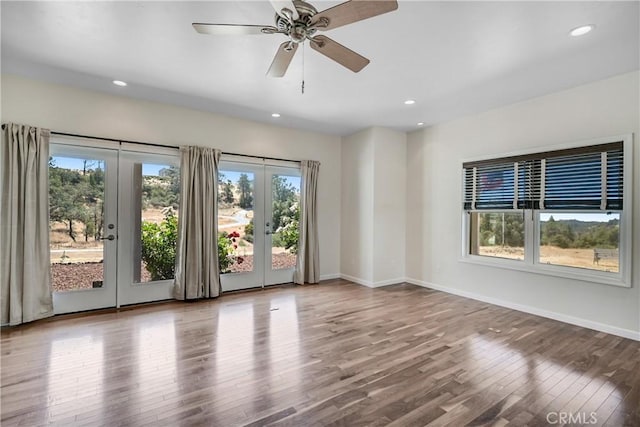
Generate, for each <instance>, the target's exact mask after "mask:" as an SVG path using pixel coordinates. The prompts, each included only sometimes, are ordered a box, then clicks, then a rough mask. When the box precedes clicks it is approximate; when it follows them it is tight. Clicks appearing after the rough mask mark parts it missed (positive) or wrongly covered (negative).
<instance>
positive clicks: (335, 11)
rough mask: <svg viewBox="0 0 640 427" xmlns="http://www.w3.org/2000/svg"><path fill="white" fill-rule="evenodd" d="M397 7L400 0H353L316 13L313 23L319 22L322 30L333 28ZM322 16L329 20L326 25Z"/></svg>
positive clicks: (319, 27) (319, 28)
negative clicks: (323, 24) (323, 23)
mask: <svg viewBox="0 0 640 427" xmlns="http://www.w3.org/2000/svg"><path fill="white" fill-rule="evenodd" d="M397 8H398V2H397V1H396V0H351V1H347V2H344V3H340V4H339V5H337V6H334V7H331V8H329V9H327V10H323V11H322V12H319V13H317V14H315V15H314V16H313V19H312V20H311V25H317V24H319V25H318V26H317V28H318V30H321V31H325V30H331V29H333V28H338V27H342V26H343V25H347V24H351V23H352V22H358V21H362V20H363V19H368V18H373V17H374V16H378V15H382V14H383V13H387V12H391V11H394V10H396V9H397ZM322 18H325V19H327V20H328V23H327V25H326V26H322V23H321V21H322V20H323V19H322Z"/></svg>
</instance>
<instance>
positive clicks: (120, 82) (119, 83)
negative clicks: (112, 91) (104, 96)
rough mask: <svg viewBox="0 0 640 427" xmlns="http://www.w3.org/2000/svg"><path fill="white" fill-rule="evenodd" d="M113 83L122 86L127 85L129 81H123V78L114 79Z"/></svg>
mask: <svg viewBox="0 0 640 427" xmlns="http://www.w3.org/2000/svg"><path fill="white" fill-rule="evenodd" d="M112 83H113V84H114V85H116V86H120V87H125V86H126V85H127V82H123V81H122V80H114V81H113V82H112Z"/></svg>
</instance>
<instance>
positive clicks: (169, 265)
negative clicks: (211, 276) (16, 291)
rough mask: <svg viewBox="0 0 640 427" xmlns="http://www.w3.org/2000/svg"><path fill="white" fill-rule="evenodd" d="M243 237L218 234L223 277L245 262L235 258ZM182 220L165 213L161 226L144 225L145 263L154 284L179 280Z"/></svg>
mask: <svg viewBox="0 0 640 427" xmlns="http://www.w3.org/2000/svg"><path fill="white" fill-rule="evenodd" d="M238 237H239V235H238V234H237V233H236V232H234V233H232V234H228V233H227V232H222V233H220V234H218V265H219V266H220V273H228V272H229V271H230V267H231V266H232V265H233V264H234V263H242V262H243V261H244V259H243V258H242V257H239V256H235V255H234V254H233V252H234V249H235V245H236V242H235V240H236V239H237V238H238ZM177 240H178V217H177V216H176V215H175V214H174V213H173V211H172V210H168V211H167V212H166V213H165V217H164V220H162V222H160V223H159V224H156V223H154V222H148V221H144V222H143V223H142V261H144V264H145V266H146V268H147V270H148V271H149V273H150V274H151V280H167V279H173V278H174V277H175V265H176V248H177Z"/></svg>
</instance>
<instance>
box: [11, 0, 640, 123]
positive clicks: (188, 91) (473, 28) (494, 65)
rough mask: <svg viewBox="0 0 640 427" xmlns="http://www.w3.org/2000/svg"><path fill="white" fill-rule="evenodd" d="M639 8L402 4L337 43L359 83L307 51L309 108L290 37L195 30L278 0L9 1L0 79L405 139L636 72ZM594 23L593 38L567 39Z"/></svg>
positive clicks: (266, 17) (259, 15) (252, 20)
mask: <svg viewBox="0 0 640 427" xmlns="http://www.w3.org/2000/svg"><path fill="white" fill-rule="evenodd" d="M312 3H313V4H314V5H315V6H316V8H317V9H318V10H324V9H326V8H328V7H331V6H333V5H335V4H338V3H340V2H336V1H315V2H312ZM639 5H640V3H639V2H637V1H634V2H604V1H602V2H582V1H572V2H478V1H476V2H430V1H420V2H419V1H402V0H401V1H400V2H399V7H398V10H397V11H395V12H391V13H388V14H385V15H381V16H378V17H375V18H371V19H369V20H365V21H361V22H357V23H354V24H351V25H348V26H346V27H342V28H338V29H335V30H332V31H329V32H326V33H325V34H326V35H328V36H329V37H331V38H333V39H335V40H336V41H338V42H340V43H342V44H344V45H346V46H347V47H349V48H351V49H353V50H355V51H357V52H358V53H360V54H362V55H364V56H366V57H368V58H369V59H371V63H370V64H369V65H368V66H367V67H366V68H365V69H364V70H363V71H361V72H360V73H358V74H354V73H352V72H351V71H349V70H347V69H345V68H343V67H341V66H340V65H338V64H337V63H334V62H332V61H330V60H329V59H327V58H326V57H324V56H322V55H320V54H319V53H318V52H315V51H313V50H312V49H310V48H309V47H308V46H306V49H305V54H304V80H305V86H306V90H305V94H304V95H302V94H301V93H300V82H301V80H302V76H303V62H302V58H303V55H302V49H299V50H298V52H297V54H296V57H295V58H294V60H293V62H292V64H291V67H290V68H289V71H288V72H287V75H286V76H285V77H284V78H282V79H274V78H269V77H266V76H265V72H266V70H267V68H268V67H269V65H270V63H271V60H272V58H273V55H274V54H275V52H276V48H277V46H278V45H279V44H280V43H281V42H283V41H284V40H285V39H284V36H282V35H277V34H276V35H259V36H217V37H216V36H205V35H201V34H198V33H196V32H195V31H194V30H193V28H192V27H191V23H192V22H212V23H241V24H266V25H272V24H273V16H274V12H273V9H272V8H271V5H270V3H269V2H268V1H267V0H264V1H236V2H222V1H212V2H182V1H180V2H178V1H172V2H167V1H165V2H148V1H128V2H93V1H91V2H89V1H86V2H59V1H54V2H8V1H2V3H1V6H0V7H1V13H2V72H3V73H5V72H6V73H12V74H19V75H24V76H27V77H33V78H38V79H43V80H48V81H53V82H57V83H65V84H71V85H75V86H79V87H84V88H90V89H95V90H99V91H105V92H109V93H118V94H123V95H125V96H131V97H136V98H142V99H150V100H157V101H161V102H168V103H173V104H177V105H183V106H189V107H193V108H198V109H203V110H208V111H214V112H218V113H223V114H227V115H231V116H237V117H243V118H247V119H251V120H257V121H262V122H272V123H277V124H279V125H283V126H289V127H296V128H302V129H308V130H313V131H321V132H325V133H332V134H342V135H344V134H349V133H352V132H354V131H357V130H359V129H362V128H365V127H369V126H385V127H390V128H394V129H398V130H405V131H407V130H413V129H416V128H417V126H416V124H417V123H418V122H424V123H425V125H429V124H433V123H438V122H442V121H446V120H451V119H453V118H456V117H460V116H463V115H467V114H471V113H476V112H480V111H485V110H487V109H490V108H494V107H497V106H501V105H505V104H510V103H514V102H518V101H521V100H525V99H528V98H532V97H536V96H540V95H544V94H547V93H551V92H555V91H558V90H562V89H566V88H570V87H573V86H577V85H580V84H584V83H587V82H590V81H595V80H599V79H603V78H606V77H609V76H612V75H616V74H621V73H625V72H629V71H632V70H637V69H638V68H640V64H639V62H640V23H639V22H640V9H639ZM588 23H589V24H595V25H596V29H595V31H593V32H591V33H590V34H588V35H586V36H583V37H578V38H574V37H569V36H568V31H569V30H570V29H572V28H575V27H577V26H580V25H583V24H588ZM113 79H120V80H124V81H126V82H128V83H129V86H128V87H126V88H118V87H115V86H113V85H112V84H111V80H113ZM408 98H411V99H415V100H416V104H415V105H412V106H407V105H404V103H403V101H404V100H406V99H408ZM272 112H278V113H280V114H281V115H282V117H281V118H279V119H273V118H271V113H272Z"/></svg>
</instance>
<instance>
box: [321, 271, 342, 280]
mask: <svg viewBox="0 0 640 427" xmlns="http://www.w3.org/2000/svg"><path fill="white" fill-rule="evenodd" d="M340 277H341V275H340V273H331V274H321V275H320V281H322V280H334V279H340Z"/></svg>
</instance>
